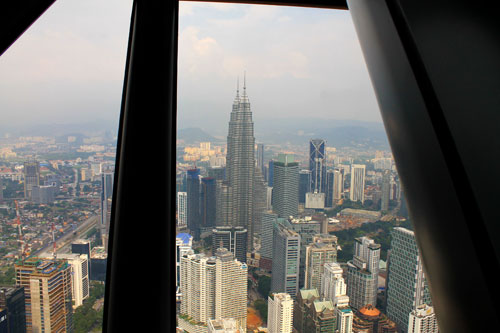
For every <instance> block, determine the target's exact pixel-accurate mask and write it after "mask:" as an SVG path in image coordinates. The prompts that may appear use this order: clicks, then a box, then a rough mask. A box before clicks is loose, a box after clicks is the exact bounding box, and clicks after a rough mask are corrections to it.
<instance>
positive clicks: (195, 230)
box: [187, 169, 200, 240]
mask: <svg viewBox="0 0 500 333" xmlns="http://www.w3.org/2000/svg"><path fill="white" fill-rule="evenodd" d="M199 176H200V169H191V170H188V171H187V226H188V229H189V231H190V232H191V235H193V237H194V239H195V240H199V239H200V177H199Z"/></svg>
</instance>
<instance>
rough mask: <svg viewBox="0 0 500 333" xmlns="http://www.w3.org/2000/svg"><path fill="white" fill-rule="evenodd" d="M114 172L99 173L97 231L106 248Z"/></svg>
mask: <svg viewBox="0 0 500 333" xmlns="http://www.w3.org/2000/svg"><path fill="white" fill-rule="evenodd" d="M113 181H114V172H103V173H101V200H100V202H99V203H100V213H101V216H100V219H99V231H100V233H101V238H102V244H103V245H104V248H105V249H106V251H107V250H108V234H109V222H110V220H111V204H112V197H113Z"/></svg>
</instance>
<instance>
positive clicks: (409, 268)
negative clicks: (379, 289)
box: [387, 227, 431, 331]
mask: <svg viewBox="0 0 500 333" xmlns="http://www.w3.org/2000/svg"><path fill="white" fill-rule="evenodd" d="M389 260H390V263H389V270H388V272H387V275H388V283H387V316H388V317H389V318H390V319H392V320H393V321H394V322H395V323H396V324H397V325H398V327H399V328H400V329H402V330H404V331H408V320H409V316H410V313H411V312H412V311H413V310H415V309H416V308H417V307H418V306H420V305H422V304H429V305H430V304H431V298H430V293H429V289H428V287H427V283H426V280H425V274H424V269H423V266H422V258H421V257H420V254H419V252H418V247H417V243H416V241H415V235H414V233H413V231H411V230H408V229H405V228H401V227H396V228H394V229H393V230H392V240H391V256H390V259H389Z"/></svg>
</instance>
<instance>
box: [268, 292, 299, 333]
mask: <svg viewBox="0 0 500 333" xmlns="http://www.w3.org/2000/svg"><path fill="white" fill-rule="evenodd" d="M267 309H268V310H267V313H268V315H267V329H268V332H269V333H292V323H293V299H292V297H291V296H290V295H289V294H287V293H279V294H272V295H271V296H269V297H268V299H267Z"/></svg>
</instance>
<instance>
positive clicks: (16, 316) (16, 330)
mask: <svg viewBox="0 0 500 333" xmlns="http://www.w3.org/2000/svg"><path fill="white" fill-rule="evenodd" d="M24 303H25V301H24V288H23V287H0V309H5V312H6V313H5V315H6V316H7V318H6V319H5V324H4V326H5V328H6V329H5V330H3V331H2V329H0V332H9V333H26V307H25V305H24Z"/></svg>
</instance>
